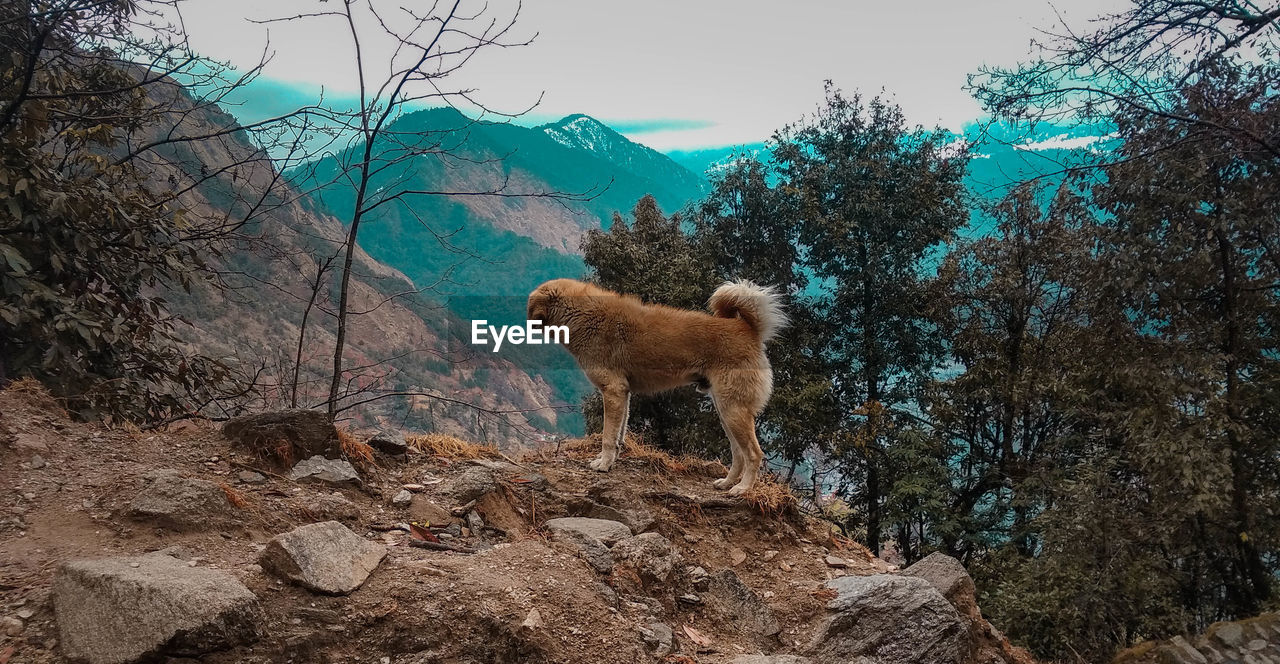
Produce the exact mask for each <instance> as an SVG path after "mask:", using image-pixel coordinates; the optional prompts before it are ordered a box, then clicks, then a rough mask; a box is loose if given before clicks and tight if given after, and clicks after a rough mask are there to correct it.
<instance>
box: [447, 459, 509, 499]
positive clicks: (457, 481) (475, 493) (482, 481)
mask: <svg viewBox="0 0 1280 664" xmlns="http://www.w3.org/2000/svg"><path fill="white" fill-rule="evenodd" d="M497 490H498V480H497V479H495V478H494V476H493V471H492V470H489V469H488V468H484V467H482V466H472V467H470V468H468V469H466V470H464V471H462V474H461V475H458V476H457V477H455V478H453V482H451V483H450V484H449V492H450V493H452V494H453V497H454V498H455V499H457V501H458V502H460V503H466V502H470V501H472V500H477V499H479V498H480V497H481V496H483V495H485V494H486V493H489V492H490V491H497Z"/></svg>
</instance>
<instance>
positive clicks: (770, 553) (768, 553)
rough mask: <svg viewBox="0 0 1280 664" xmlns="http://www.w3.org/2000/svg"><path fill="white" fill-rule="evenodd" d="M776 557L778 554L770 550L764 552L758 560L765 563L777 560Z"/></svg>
mask: <svg viewBox="0 0 1280 664" xmlns="http://www.w3.org/2000/svg"><path fill="white" fill-rule="evenodd" d="M777 557H778V552H777V551H774V550H772V549H770V550H768V551H765V552H764V555H762V556H760V559H761V560H763V561H765V562H766V563H767V562H769V561H770V560H773V559H774V558H777Z"/></svg>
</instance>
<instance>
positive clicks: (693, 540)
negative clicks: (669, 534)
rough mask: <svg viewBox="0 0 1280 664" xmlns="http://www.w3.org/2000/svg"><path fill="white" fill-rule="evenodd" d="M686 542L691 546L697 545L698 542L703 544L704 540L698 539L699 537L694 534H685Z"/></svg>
mask: <svg viewBox="0 0 1280 664" xmlns="http://www.w3.org/2000/svg"><path fill="white" fill-rule="evenodd" d="M684 541H686V542H688V543H690V544H697V543H698V542H701V541H702V538H701V537H698V536H697V535H694V534H692V533H685V534H684Z"/></svg>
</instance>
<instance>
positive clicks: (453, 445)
mask: <svg viewBox="0 0 1280 664" xmlns="http://www.w3.org/2000/svg"><path fill="white" fill-rule="evenodd" d="M408 442H409V447H412V448H413V449H415V450H418V451H419V452H422V453H424V454H430V455H431V456H435V457H440V458H442V459H449V460H457V461H465V460H468V459H496V458H499V457H501V456H502V454H501V453H500V452H498V450H496V449H494V448H492V447H486V446H484V445H479V444H477V443H472V442H468V441H465V440H462V439H461V438H458V437H456V436H449V435H446V434H441V433H428V434H424V435H421V436H409V437H408Z"/></svg>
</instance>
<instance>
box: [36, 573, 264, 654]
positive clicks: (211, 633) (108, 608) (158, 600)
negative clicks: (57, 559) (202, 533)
mask: <svg viewBox="0 0 1280 664" xmlns="http://www.w3.org/2000/svg"><path fill="white" fill-rule="evenodd" d="M53 608H54V612H55V614H56V615H57V622H58V631H59V646H60V648H61V649H62V655H63V656H64V657H66V659H68V660H71V661H84V662H89V663H90V664H117V663H124V662H138V661H144V660H147V661H149V660H153V659H161V658H163V657H167V656H175V657H195V656H198V655H200V654H203V653H207V652H212V651H216V650H225V649H227V648H231V647H234V646H237V645H240V644H243V643H249V642H252V641H254V640H256V639H257V638H258V637H259V636H260V631H259V627H258V625H259V624H260V623H261V622H262V620H263V614H262V610H261V608H260V607H259V606H258V598H257V597H255V596H254V594H253V593H251V592H249V590H248V589H247V588H245V587H244V586H243V585H242V584H241V583H240V582H239V581H238V580H236V578H235V577H233V576H231V575H230V574H227V573H226V572H222V571H219V570H214V569H208V568H202V567H188V566H187V565H186V564H184V563H182V562H181V561H178V560H175V559H173V558H170V557H168V556H155V555H149V556H141V557H137V558H104V559H99V560H78V561H72V562H68V563H65V564H63V565H62V566H61V567H60V568H59V569H58V572H57V574H56V575H55V576H54V581H53Z"/></svg>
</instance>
